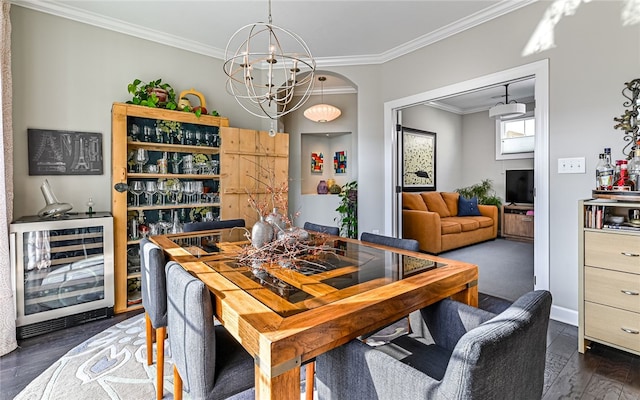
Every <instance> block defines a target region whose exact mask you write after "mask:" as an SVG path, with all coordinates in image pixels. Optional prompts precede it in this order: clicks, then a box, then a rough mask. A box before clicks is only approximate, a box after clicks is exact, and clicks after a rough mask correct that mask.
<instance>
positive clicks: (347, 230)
mask: <svg viewBox="0 0 640 400" xmlns="http://www.w3.org/2000/svg"><path fill="white" fill-rule="evenodd" d="M338 196H339V197H340V205H339V206H338V208H336V211H337V212H338V213H339V214H340V216H339V217H336V218H334V221H337V222H338V226H339V227H340V233H341V234H342V235H343V236H345V237H348V238H352V239H357V238H358V182H357V181H353V182H348V183H346V184H345V185H344V186H343V187H342V191H341V192H340V194H338Z"/></svg>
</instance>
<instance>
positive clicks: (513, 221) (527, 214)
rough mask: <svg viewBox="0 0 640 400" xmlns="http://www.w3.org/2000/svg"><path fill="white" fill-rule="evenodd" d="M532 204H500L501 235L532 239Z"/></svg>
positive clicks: (526, 239)
mask: <svg viewBox="0 0 640 400" xmlns="http://www.w3.org/2000/svg"><path fill="white" fill-rule="evenodd" d="M533 210H534V208H533V204H524V205H518V204H513V203H512V204H509V205H506V206H502V237H503V238H505V239H513V240H523V241H527V242H530V241H533V222H534V215H533Z"/></svg>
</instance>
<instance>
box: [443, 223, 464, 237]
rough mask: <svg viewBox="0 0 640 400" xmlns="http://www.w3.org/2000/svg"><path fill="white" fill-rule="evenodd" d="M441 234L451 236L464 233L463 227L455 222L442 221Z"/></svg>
mask: <svg viewBox="0 0 640 400" xmlns="http://www.w3.org/2000/svg"><path fill="white" fill-rule="evenodd" d="M440 232H442V234H443V235H451V234H453V233H460V232H462V227H461V226H460V224H459V223H457V222H453V221H447V220H446V219H445V220H440Z"/></svg>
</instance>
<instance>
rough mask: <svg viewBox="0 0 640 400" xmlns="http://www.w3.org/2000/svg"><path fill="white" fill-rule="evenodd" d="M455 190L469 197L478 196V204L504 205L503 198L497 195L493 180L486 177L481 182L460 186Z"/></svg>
mask: <svg viewBox="0 0 640 400" xmlns="http://www.w3.org/2000/svg"><path fill="white" fill-rule="evenodd" d="M455 191H456V192H458V193H460V196H463V197H465V198H467V199H470V198H472V197H477V198H478V204H485V205H494V206H496V207H498V209H499V208H500V206H501V205H502V200H501V199H500V197H498V196H496V192H495V190H493V182H492V181H491V179H484V180H482V181H481V182H480V183H476V184H475V185H471V186H467V187H463V188H459V189H456V190H455Z"/></svg>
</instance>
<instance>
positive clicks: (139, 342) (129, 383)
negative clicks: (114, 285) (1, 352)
mask: <svg viewBox="0 0 640 400" xmlns="http://www.w3.org/2000/svg"><path fill="white" fill-rule="evenodd" d="M145 347H146V346H145V324H144V314H139V315H136V316H135V317H132V318H129V319H127V320H125V321H122V322H120V323H118V324H116V325H114V326H112V327H110V328H108V329H106V330H104V331H103V332H101V333H99V334H97V335H96V336H94V337H92V338H91V339H89V340H87V341H85V342H83V343H81V344H80V345H78V346H77V347H75V348H73V349H71V350H70V351H69V352H68V353H67V354H65V355H64V356H62V357H61V358H60V359H59V360H58V361H57V362H55V363H54V364H53V365H51V366H50V367H49V368H48V369H47V370H45V371H44V372H43V373H42V374H41V375H40V376H38V377H37V378H36V379H34V380H33V382H31V383H30V384H29V385H28V386H27V387H26V388H25V389H24V390H23V391H22V392H20V393H19V394H18V396H16V398H15V399H19V400H35V399H42V400H45V399H52V400H53V399H55V400H58V399H65V400H69V399H95V400H98V399H131V400H133V399H153V398H155V376H156V365H155V364H152V365H149V366H147V362H146V357H147V356H146V348H145ZM154 351H155V350H154ZM172 365H173V363H172V361H171V350H170V349H169V348H167V349H166V351H165V367H164V372H165V380H164V393H165V397H164V398H165V399H173V393H172V392H173V369H172Z"/></svg>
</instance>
